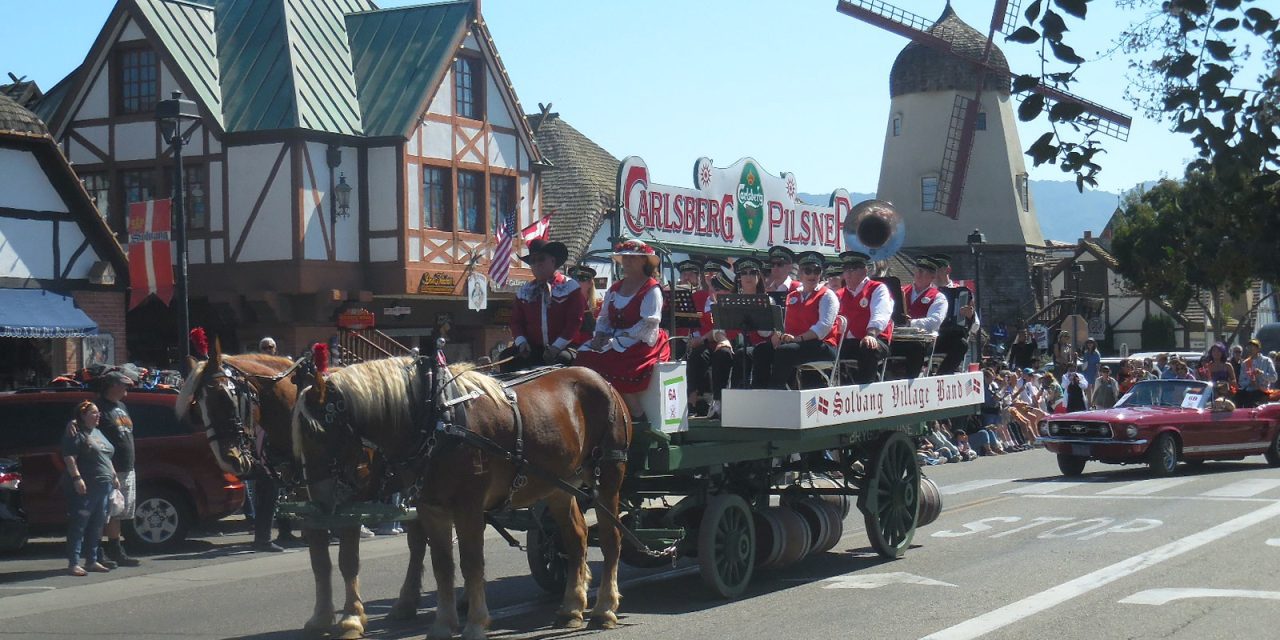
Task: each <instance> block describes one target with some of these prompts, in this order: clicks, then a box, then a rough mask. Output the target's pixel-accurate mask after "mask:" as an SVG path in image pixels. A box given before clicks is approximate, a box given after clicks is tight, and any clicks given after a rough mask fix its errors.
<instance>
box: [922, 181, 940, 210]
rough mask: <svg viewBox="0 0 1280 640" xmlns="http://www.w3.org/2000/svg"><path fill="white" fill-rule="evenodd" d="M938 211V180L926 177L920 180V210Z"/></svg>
mask: <svg viewBox="0 0 1280 640" xmlns="http://www.w3.org/2000/svg"><path fill="white" fill-rule="evenodd" d="M937 209H938V178H937V176H927V177H924V178H920V210H921V211H936V210H937Z"/></svg>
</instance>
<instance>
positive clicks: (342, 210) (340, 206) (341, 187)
mask: <svg viewBox="0 0 1280 640" xmlns="http://www.w3.org/2000/svg"><path fill="white" fill-rule="evenodd" d="M333 199H334V202H335V203H336V204H337V214H338V217H340V218H345V217H347V216H349V215H351V214H350V213H349V211H350V210H351V185H349V184H347V174H345V173H343V174H339V175H338V186H336V187H334V188H333Z"/></svg>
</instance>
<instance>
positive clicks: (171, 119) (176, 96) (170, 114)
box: [156, 91, 200, 373]
mask: <svg viewBox="0 0 1280 640" xmlns="http://www.w3.org/2000/svg"><path fill="white" fill-rule="evenodd" d="M199 120H200V110H199V109H197V108H196V103H194V102H192V101H190V100H187V99H185V98H183V97H182V92H181V91H174V92H173V93H172V94H171V96H170V98H169V99H168V100H161V101H159V102H157V103H156V122H157V124H158V125H159V126H160V134H161V135H162V136H164V141H165V142H166V143H168V145H169V148H170V149H172V150H173V207H172V210H171V211H170V215H171V216H172V218H173V229H174V235H175V236H176V237H175V238H174V244H176V245H177V248H178V256H177V262H178V274H177V275H178V277H177V278H175V279H174V280H176V283H175V286H174V289H175V292H174V293H176V294H177V297H178V326H179V329H181V332H180V333H179V334H178V336H179V337H178V342H180V343H181V344H182V358H181V359H180V361H179V363H178V366H179V367H180V368H181V369H182V370H183V372H184V373H185V372H186V366H187V358H188V357H189V356H190V355H191V344H190V340H189V338H188V336H189V335H190V333H191V316H190V309H189V307H188V305H187V210H186V207H185V205H186V198H185V195H186V184H185V177H186V176H185V174H184V172H183V168H182V147H184V146H186V145H187V143H188V141H190V139H191V136H190V133H188V132H186V131H184V129H186V125H187V123H189V122H198V121H199ZM192 130H194V127H193V128H192Z"/></svg>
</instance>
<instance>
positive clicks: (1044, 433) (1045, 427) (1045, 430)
mask: <svg viewBox="0 0 1280 640" xmlns="http://www.w3.org/2000/svg"><path fill="white" fill-rule="evenodd" d="M1040 435H1042V436H1048V435H1049V425H1047V424H1046V425H1041V426H1040Z"/></svg>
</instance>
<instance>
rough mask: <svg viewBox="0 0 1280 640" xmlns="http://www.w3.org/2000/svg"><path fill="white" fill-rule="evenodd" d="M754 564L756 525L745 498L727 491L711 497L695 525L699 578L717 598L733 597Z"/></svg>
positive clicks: (738, 591)
mask: <svg viewBox="0 0 1280 640" xmlns="http://www.w3.org/2000/svg"><path fill="white" fill-rule="evenodd" d="M755 566H756V526H755V522H754V521H753V520H752V517H751V508H750V507H749V506H747V501H746V500H743V499H742V497H741V496H738V495H735V494H731V493H728V494H723V495H718V496H716V497H714V498H712V499H711V502H709V503H708V504H707V508H706V510H705V511H704V512H703V513H702V522H701V523H699V526H698V569H699V570H700V571H701V573H702V581H703V582H705V583H706V584H707V586H708V587H711V589H712V591H714V592H715V594H716V595H718V596H720V597H721V598H736V597H738V596H740V595H742V592H743V591H746V589H747V583H748V582H750V581H751V574H752V572H753V571H754V570H755Z"/></svg>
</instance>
